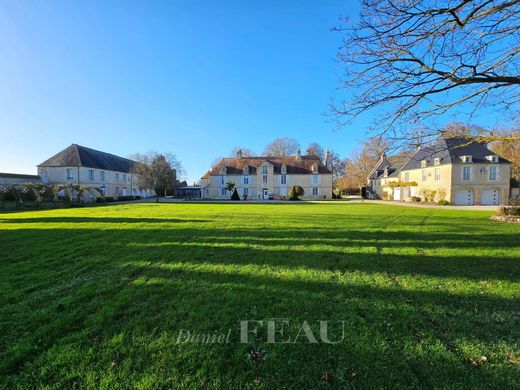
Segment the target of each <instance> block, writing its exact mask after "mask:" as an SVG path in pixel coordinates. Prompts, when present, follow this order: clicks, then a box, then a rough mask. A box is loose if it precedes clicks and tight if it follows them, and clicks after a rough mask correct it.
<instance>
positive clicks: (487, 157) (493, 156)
mask: <svg viewBox="0 0 520 390" xmlns="http://www.w3.org/2000/svg"><path fill="white" fill-rule="evenodd" d="M486 160H488V161H489V162H492V163H497V162H498V156H495V155H491V156H486Z"/></svg>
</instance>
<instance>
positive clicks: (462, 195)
mask: <svg viewBox="0 0 520 390" xmlns="http://www.w3.org/2000/svg"><path fill="white" fill-rule="evenodd" d="M455 204H456V205H459V206H470V205H472V204H473V191H471V190H459V191H457V192H456V193H455Z"/></svg>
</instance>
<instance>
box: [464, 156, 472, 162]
mask: <svg viewBox="0 0 520 390" xmlns="http://www.w3.org/2000/svg"><path fill="white" fill-rule="evenodd" d="M461 158H462V162H465V163H470V162H473V158H472V157H471V156H461Z"/></svg>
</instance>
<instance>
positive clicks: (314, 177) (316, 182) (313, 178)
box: [312, 175, 318, 184]
mask: <svg viewBox="0 0 520 390" xmlns="http://www.w3.org/2000/svg"><path fill="white" fill-rule="evenodd" d="M312 184H318V175H312Z"/></svg>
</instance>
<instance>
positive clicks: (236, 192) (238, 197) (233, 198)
mask: <svg viewBox="0 0 520 390" xmlns="http://www.w3.org/2000/svg"><path fill="white" fill-rule="evenodd" d="M231 200H240V196H238V191H237V189H236V188H235V189H234V190H233V194H232V195H231Z"/></svg>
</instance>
